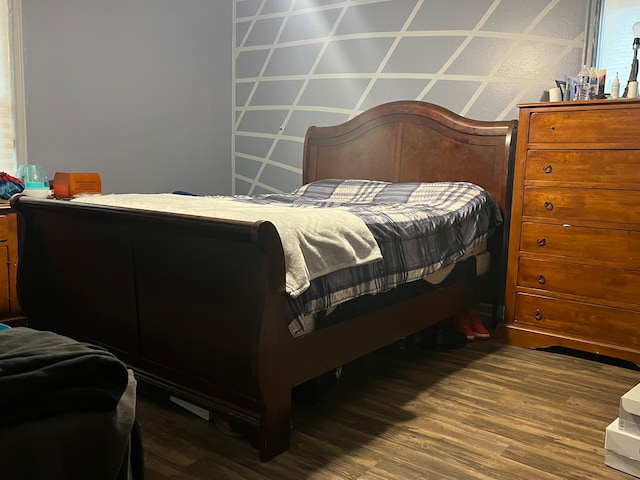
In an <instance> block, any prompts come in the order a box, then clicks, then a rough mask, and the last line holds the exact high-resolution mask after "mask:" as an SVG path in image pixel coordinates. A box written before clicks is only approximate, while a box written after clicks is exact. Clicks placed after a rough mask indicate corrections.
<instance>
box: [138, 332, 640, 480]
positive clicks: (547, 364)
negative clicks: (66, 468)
mask: <svg viewBox="0 0 640 480" xmlns="http://www.w3.org/2000/svg"><path fill="white" fill-rule="evenodd" d="M583 357H584V358H583ZM602 360H606V359H600V361H596V360H593V359H590V358H588V357H586V356H584V355H583V356H577V355H575V354H574V355H568V354H566V353H565V352H562V353H558V352H550V351H539V350H528V349H524V348H518V347H511V346H505V345H501V344H499V343H497V342H495V341H493V340H489V341H483V342H473V343H469V344H468V345H467V346H465V347H463V348H459V349H452V350H447V351H443V352H435V351H432V350H428V349H425V348H418V347H415V346H412V347H410V348H407V346H406V345H405V344H404V343H398V344H396V345H393V346H391V347H389V348H386V349H383V350H381V351H379V352H376V353H375V354H372V355H369V356H367V357H365V358H363V359H361V360H359V361H358V362H355V363H353V364H350V365H347V366H346V367H345V368H344V371H343V375H342V377H341V379H340V380H339V381H338V382H336V383H335V384H334V385H332V386H331V387H330V388H329V389H328V390H327V391H326V392H325V393H324V394H323V395H322V396H321V398H320V400H319V401H318V402H317V404H315V405H314V404H312V403H311V402H306V403H305V402H297V403H295V404H294V411H293V430H292V437H291V448H290V450H289V451H288V452H286V453H284V454H282V455H280V456H278V457H276V458H275V459H274V460H272V461H270V462H268V463H261V462H260V461H259V460H258V456H257V451H256V450H254V449H253V447H252V446H251V444H250V442H249V441H248V440H247V439H246V438H238V437H231V436H228V435H225V434H223V433H222V432H221V431H220V430H219V429H218V428H217V427H216V425H215V423H214V422H206V421H204V420H202V419H201V418H199V417H196V416H195V415H193V414H191V413H189V412H187V411H185V410H183V409H182V408H180V407H178V406H176V405H174V404H173V403H170V402H169V401H168V400H165V399H162V398H159V397H158V396H157V395H155V394H154V395H151V392H150V391H148V390H147V389H145V388H140V389H139V393H138V421H139V424H140V426H141V429H142V435H143V441H144V450H145V457H144V460H145V469H146V470H145V475H146V478H147V480H164V479H176V478H184V479H193V480H195V479H215V480H219V479H243V480H244V479H255V480H261V479H274V480H275V479H278V480H283V479H332V480H338V479H352V480H355V479H358V480H365V479H366V480H382V479H384V480H396V479H397V480H410V479H505V480H517V479H523V480H524V479H526V480H531V479H535V480H538V479H540V480H544V479H631V478H633V477H631V476H629V475H627V474H624V473H622V472H619V471H616V470H613V469H611V468H609V467H607V466H605V464H604V432H605V428H606V426H607V425H608V424H609V423H610V422H611V421H613V420H614V419H615V418H616V417H617V416H618V404H619V399H620V396H621V395H622V394H624V393H625V392H626V391H628V390H629V389H630V388H632V387H633V386H635V385H636V384H638V383H640V371H638V369H637V368H636V367H635V365H629V364H624V363H621V362H606V361H602Z"/></svg>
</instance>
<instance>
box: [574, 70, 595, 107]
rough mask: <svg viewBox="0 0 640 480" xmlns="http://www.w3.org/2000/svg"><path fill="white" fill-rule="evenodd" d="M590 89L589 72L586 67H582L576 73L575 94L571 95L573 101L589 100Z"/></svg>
mask: <svg viewBox="0 0 640 480" xmlns="http://www.w3.org/2000/svg"><path fill="white" fill-rule="evenodd" d="M590 89H591V70H589V67H587V66H586V65H583V66H582V69H581V70H580V72H579V73H578V79H577V81H576V87H575V92H574V94H573V99H574V100H589V90H590Z"/></svg>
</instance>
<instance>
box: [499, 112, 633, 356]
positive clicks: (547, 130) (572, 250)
mask: <svg viewBox="0 0 640 480" xmlns="http://www.w3.org/2000/svg"><path fill="white" fill-rule="evenodd" d="M518 130H519V132H518V142H517V154H516V166H515V170H514V185H513V200H512V209H511V226H510V237H509V259H508V267H507V285H506V298H505V321H504V323H502V324H501V325H500V326H499V329H498V336H499V337H500V338H501V339H502V340H503V341H505V342H506V343H509V344H512V345H519V346H524V347H534V348H539V347H550V346H562V347H569V348H573V349H577V350H582V351H586V352H591V353H598V354H602V355H606V356H610V357H615V358H620V359H625V360H629V361H632V362H634V363H636V364H639V365H640V99H635V100H627V99H621V100H592V101H581V102H557V103H536V104H525V105H520V116H519V128H518Z"/></svg>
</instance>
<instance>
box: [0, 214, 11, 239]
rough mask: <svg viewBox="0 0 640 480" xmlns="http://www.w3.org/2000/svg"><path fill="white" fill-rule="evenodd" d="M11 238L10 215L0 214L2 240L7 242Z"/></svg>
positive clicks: (0, 237) (0, 236) (0, 235)
mask: <svg viewBox="0 0 640 480" xmlns="http://www.w3.org/2000/svg"><path fill="white" fill-rule="evenodd" d="M8 239H9V217H7V216H6V215H0V242H6V241H7V240H8Z"/></svg>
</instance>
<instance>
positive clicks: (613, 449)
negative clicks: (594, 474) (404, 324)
mask: <svg viewBox="0 0 640 480" xmlns="http://www.w3.org/2000/svg"><path fill="white" fill-rule="evenodd" d="M618 420H619V419H618V418H616V419H615V420H614V421H613V422H611V423H610V424H609V426H608V427H607V429H606V431H605V435H604V448H605V459H604V463H605V465H607V466H609V467H611V468H615V469H616V470H620V471H623V472H625V473H628V474H630V475H634V476H636V477H640V437H637V436H636V435H633V434H631V433H628V432H624V431H622V430H619V429H618Z"/></svg>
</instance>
